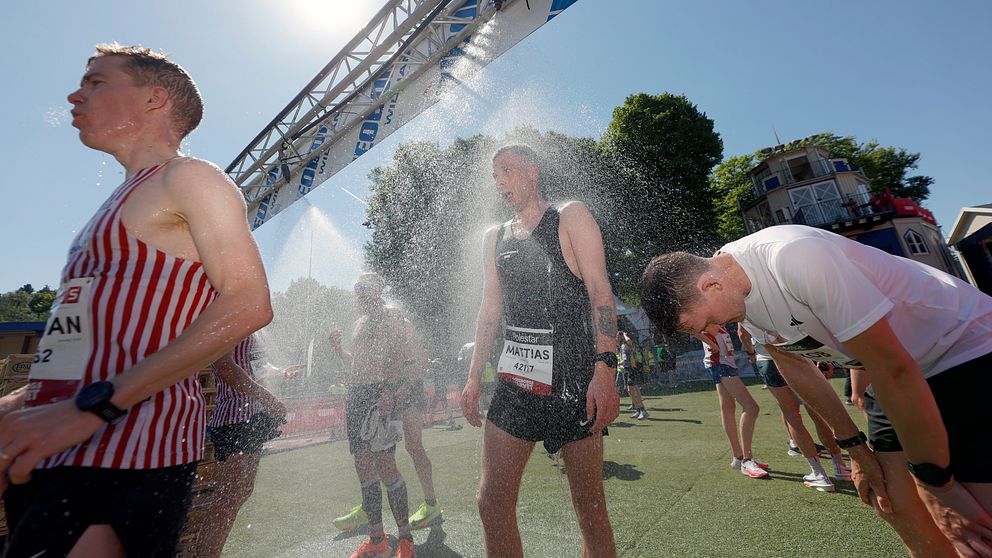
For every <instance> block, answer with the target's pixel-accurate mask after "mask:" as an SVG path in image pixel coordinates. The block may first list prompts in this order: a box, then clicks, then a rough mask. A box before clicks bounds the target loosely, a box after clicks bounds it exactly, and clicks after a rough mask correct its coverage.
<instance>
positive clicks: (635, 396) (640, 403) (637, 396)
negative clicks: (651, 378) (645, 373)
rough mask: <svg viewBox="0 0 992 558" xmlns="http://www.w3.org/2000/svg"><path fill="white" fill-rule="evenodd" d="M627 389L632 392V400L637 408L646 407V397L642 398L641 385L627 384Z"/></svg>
mask: <svg viewBox="0 0 992 558" xmlns="http://www.w3.org/2000/svg"><path fill="white" fill-rule="evenodd" d="M627 391H628V392H629V393H630V402H631V404H633V405H634V408H635V409H643V408H644V399H642V398H641V386H631V385H628V386H627Z"/></svg>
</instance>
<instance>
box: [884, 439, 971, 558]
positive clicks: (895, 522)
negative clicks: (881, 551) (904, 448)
mask: <svg viewBox="0 0 992 558" xmlns="http://www.w3.org/2000/svg"><path fill="white" fill-rule="evenodd" d="M875 456H876V457H877V458H878V463H879V465H881V466H882V472H883V473H884V474H885V487H886V489H888V491H889V500H890V501H891V502H892V509H893V510H895V511H893V512H892V513H891V514H883V513H879V515H880V516H881V517H882V519H884V520H885V521H887V522H888V523H889V525H891V526H892V528H893V529H895V531H896V533H897V534H898V535H899V538H900V539H902V544H903V545H905V547H906V549H907V550H908V551H909V554H910V556H912V557H913V558H930V557H933V558H943V557H947V558H952V557H955V556H957V552H956V551H955V550H954V547H953V546H951V543H950V541H948V540H947V538H946V537H944V534H943V533H941V532H940V529H938V528H937V524H935V523H934V522H933V518H931V517H930V512H928V511H927V508H926V506H924V505H923V501H922V500H920V497H919V495H918V494H917V493H916V483H915V482H914V481H913V478H912V477H911V476H910V475H909V471H908V470H907V469H906V454H904V453H903V452H901V451H899V452H877V453H875Z"/></svg>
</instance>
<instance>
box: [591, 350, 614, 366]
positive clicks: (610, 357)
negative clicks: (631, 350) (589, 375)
mask: <svg viewBox="0 0 992 558" xmlns="http://www.w3.org/2000/svg"><path fill="white" fill-rule="evenodd" d="M592 361H593V363H596V362H604V363H606V365H607V366H609V367H610V368H616V367H617V364H619V361H618V360H617V354H616V353H611V352H609V351H606V352H603V353H599V354H598V355H596V356H594V357H592Z"/></svg>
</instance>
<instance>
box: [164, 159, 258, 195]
mask: <svg viewBox="0 0 992 558" xmlns="http://www.w3.org/2000/svg"><path fill="white" fill-rule="evenodd" d="M163 178H164V180H165V185H166V188H167V189H168V190H169V191H170V192H173V193H176V194H180V195H185V194H192V193H196V194H198V196H197V198H199V199H201V200H202V199H203V198H202V196H204V195H211V194H213V195H220V196H223V197H230V196H232V195H236V197H237V199H240V200H242V203H243V198H242V196H241V194H240V192H239V191H238V187H237V186H236V185H235V184H234V182H233V181H231V179H230V178H229V177H228V176H227V174H225V173H224V171H223V170H221V169H220V167H218V166H217V165H215V164H213V163H211V162H210V161H206V160H203V159H197V158H196V157H181V158H179V159H176V160H175V161H173V162H172V163H170V164H169V166H167V167H166V168H165V175H164V177H163Z"/></svg>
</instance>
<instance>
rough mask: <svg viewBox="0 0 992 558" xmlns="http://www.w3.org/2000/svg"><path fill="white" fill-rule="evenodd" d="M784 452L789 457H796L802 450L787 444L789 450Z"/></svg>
mask: <svg viewBox="0 0 992 558" xmlns="http://www.w3.org/2000/svg"><path fill="white" fill-rule="evenodd" d="M785 454H786V455H788V456H789V457H796V456H799V455H802V454H803V452H801V451H799V448H798V447H796V446H793V445H792V444H789V451H787V452H785Z"/></svg>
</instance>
